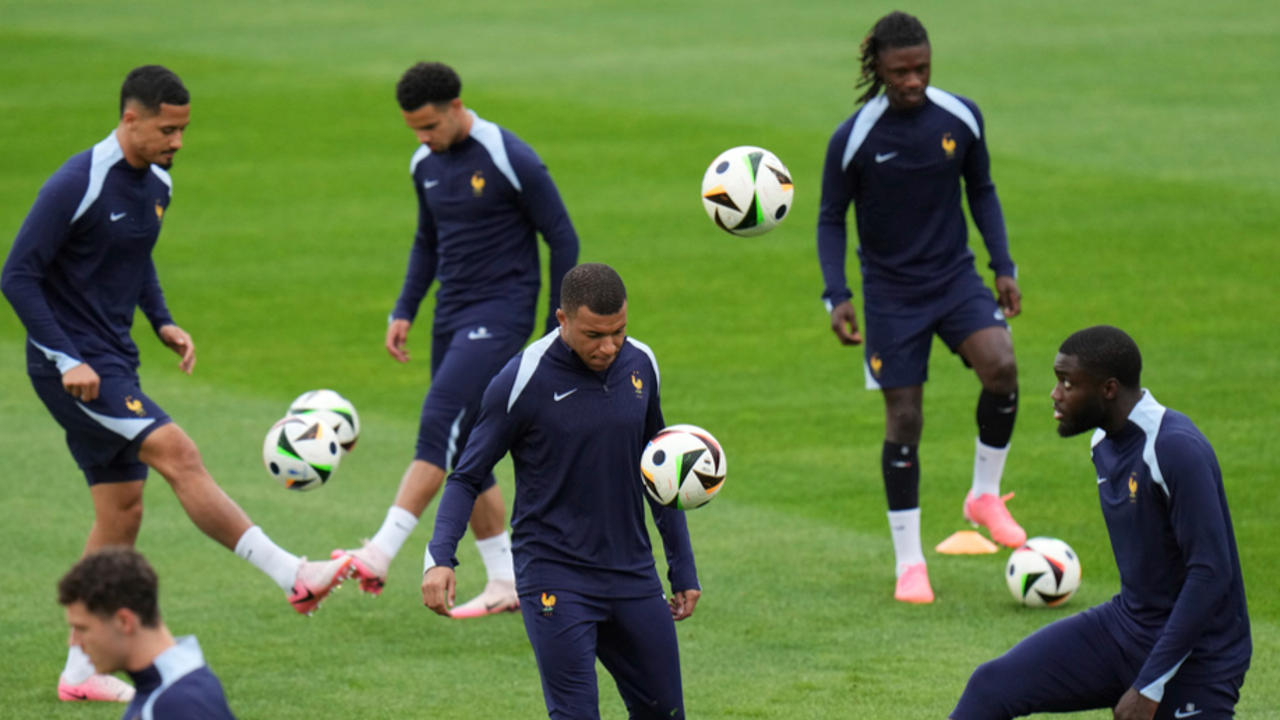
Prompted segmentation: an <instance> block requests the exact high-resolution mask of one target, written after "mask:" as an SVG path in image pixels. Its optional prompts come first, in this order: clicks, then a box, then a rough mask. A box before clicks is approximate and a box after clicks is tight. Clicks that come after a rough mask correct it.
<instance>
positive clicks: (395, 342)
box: [386, 318, 413, 363]
mask: <svg viewBox="0 0 1280 720" xmlns="http://www.w3.org/2000/svg"><path fill="white" fill-rule="evenodd" d="M412 324H413V323H411V322H410V321H408V320H405V319H404V318H396V319H395V320H392V321H391V324H390V325H387V342H386V345H387V352H389V353H391V357H393V358H395V359H396V360H398V361H400V362H402V363H407V362H409V351H408V350H405V349H404V346H405V343H407V342H409V326H410V325H412Z"/></svg>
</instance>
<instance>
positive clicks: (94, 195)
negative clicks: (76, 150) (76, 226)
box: [71, 130, 124, 222]
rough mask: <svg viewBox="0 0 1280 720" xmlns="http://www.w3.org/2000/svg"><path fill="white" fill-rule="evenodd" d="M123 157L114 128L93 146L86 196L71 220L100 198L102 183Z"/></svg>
mask: <svg viewBox="0 0 1280 720" xmlns="http://www.w3.org/2000/svg"><path fill="white" fill-rule="evenodd" d="M123 157H124V150H122V149H121V148H120V141H119V140H116V131H115V130H112V131H111V134H110V135H108V136H107V137H106V138H105V139H103V140H102V142H100V143H98V144H97V145H94V146H93V152H92V153H91V154H90V156H89V186H88V187H87V188H85V191H84V197H83V198H80V207H78V208H76V214H75V215H72V216H71V222H75V221H77V220H79V219H80V216H81V215H84V212H85V211H86V210H88V209H89V206H90V205H92V204H93V202H94V201H95V200H97V199H98V196H99V195H101V194H102V183H104V182H106V179H107V171H108V170H110V169H111V166H112V165H115V164H116V163H118V162H120V159H121V158H123Z"/></svg>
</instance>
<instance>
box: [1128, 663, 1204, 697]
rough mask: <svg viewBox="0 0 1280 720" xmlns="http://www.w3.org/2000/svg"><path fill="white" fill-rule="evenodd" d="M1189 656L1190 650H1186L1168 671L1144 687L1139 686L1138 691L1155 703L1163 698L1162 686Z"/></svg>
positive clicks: (1166, 683) (1167, 682)
mask: <svg viewBox="0 0 1280 720" xmlns="http://www.w3.org/2000/svg"><path fill="white" fill-rule="evenodd" d="M1189 657H1191V651H1190V650H1188V651H1187V654H1186V655H1183V656H1182V659H1181V660H1179V661H1178V662H1177V664H1176V665H1174V666H1173V667H1172V668H1169V672H1167V673H1165V674H1163V675H1161V676H1160V677H1158V678H1156V679H1155V680H1152V681H1151V684H1150V685H1147V686H1146V687H1144V688H1139V689H1138V693H1140V694H1141V695H1142V696H1143V697H1146V698H1149V699H1151V700H1155V701H1156V702H1157V703H1158V702H1160V701H1161V700H1163V699H1164V686H1165V685H1168V684H1169V681H1170V680H1172V679H1173V676H1174V674H1175V673H1177V672H1178V668H1180V667H1182V663H1184V662H1186V661H1187V658H1189Z"/></svg>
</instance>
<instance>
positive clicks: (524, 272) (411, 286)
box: [391, 111, 578, 332]
mask: <svg viewBox="0 0 1280 720" xmlns="http://www.w3.org/2000/svg"><path fill="white" fill-rule="evenodd" d="M468 112H470V111H468ZM409 173H410V175H411V176H412V177H413V185H414V190H415V192H416V193H417V196H418V231H417V233H416V234H415V235H414V239H413V249H412V251H411V252H410V254H409V266H408V270H407V272H406V273H405V279H404V285H403V287H402V289H401V291H400V297H399V299H398V300H396V305H395V309H394V310H393V311H392V313H391V314H392V317H394V318H403V319H407V320H413V319H414V317H415V316H416V315H417V313H418V306H419V305H420V304H421V302H422V299H423V297H425V296H426V294H427V290H428V289H429V288H430V287H431V283H432V282H433V281H436V280H438V281H439V282H440V287H439V289H438V290H437V291H436V311H435V325H434V327H435V329H436V331H437V332H442V331H448V330H456V329H458V328H460V327H464V326H466V325H469V324H477V323H479V324H483V323H493V322H497V321H503V320H504V319H505V320H506V322H507V323H508V324H511V325H512V326H514V327H520V328H525V330H524V331H525V332H529V331H530V330H532V325H533V317H534V313H535V311H536V307H537V302H538V291H539V288H540V287H541V280H540V278H539V275H538V270H539V266H538V246H537V233H541V234H542V239H543V241H544V242H546V244H547V247H548V249H549V259H548V263H547V264H548V275H549V278H550V283H549V285H550V298H551V302H550V309H549V317H548V318H547V325H546V327H547V329H548V330H550V329H551V328H552V327H554V326H555V309H556V308H557V307H559V304H560V281H561V279H562V278H563V277H564V274H565V273H566V272H568V271H569V269H570V268H572V267H573V266H574V265H576V264H577V262H578V236H577V234H576V233H575V232H574V229H573V223H572V222H570V220H569V213H568V211H566V210H565V207H564V203H563V202H562V201H561V199H560V193H559V191H558V190H556V186H555V183H554V182H552V180H551V175H550V174H549V173H548V172H547V168H546V166H545V165H543V164H542V160H541V159H539V158H538V155H537V153H535V152H534V151H533V148H531V147H529V145H528V144H526V143H525V142H524V141H523V140H521V139H520V138H518V137H516V136H515V135H514V134H513V133H511V132H510V131H508V130H507V129H505V128H502V127H499V126H498V125H495V124H494V123H492V122H489V121H488V120H484V119H483V118H480V117H477V116H476V115H475V114H474V113H472V124H471V132H470V133H469V135H468V136H467V137H466V138H465V139H464V140H462V141H461V142H459V143H457V144H455V145H454V146H453V147H450V148H449V149H448V150H447V151H445V152H442V153H433V152H431V150H430V148H428V147H427V146H426V145H422V146H421V147H419V148H418V150H417V152H415V153H414V155H413V159H412V160H411V161H410V163H409Z"/></svg>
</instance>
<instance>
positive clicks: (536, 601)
mask: <svg viewBox="0 0 1280 720" xmlns="http://www.w3.org/2000/svg"><path fill="white" fill-rule="evenodd" d="M520 611H521V612H522V613H523V614H524V629H525V632H526V633H527V634H528V635H529V643H530V644H532V645H533V655H534V657H535V658H537V661H538V672H539V673H540V674H541V676H542V697H543V699H544V700H545V701H546V703H547V715H548V717H551V718H553V720H562V719H567V718H599V717H600V694H599V689H598V688H597V687H596V658H599V659H600V663H601V664H602V665H604V667H605V669H606V670H608V671H609V674H610V675H612V676H613V681H614V682H615V683H617V686H618V693H619V694H620V695H622V701H623V702H624V703H626V706H627V715H628V717H630V718H633V719H635V718H654V719H655V720H656V719H657V718H667V719H670V718H683V717H684V691H683V689H682V687H681V684H680V649H679V646H678V645H677V643H676V624H675V621H674V620H672V619H671V608H670V607H669V606H668V605H667V601H666V600H665V599H664V598H663V597H662V596H661V595H654V596H652V597H646V598H626V599H619V598H596V597H587V596H585V595H579V594H577V593H574V592H569V591H567V590H556V591H554V592H550V591H548V592H544V593H530V594H528V595H521V596H520Z"/></svg>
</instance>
